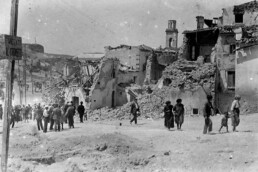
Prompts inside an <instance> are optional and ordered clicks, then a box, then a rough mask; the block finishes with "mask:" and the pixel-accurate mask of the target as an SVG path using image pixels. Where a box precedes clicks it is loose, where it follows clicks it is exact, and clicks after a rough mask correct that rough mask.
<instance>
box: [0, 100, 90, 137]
mask: <svg viewBox="0 0 258 172" xmlns="http://www.w3.org/2000/svg"><path fill="white" fill-rule="evenodd" d="M76 111H77V112H78V114H79V116H80V122H83V118H84V117H85V116H87V114H85V108H84V106H83V103H82V102H81V105H79V106H78V107H77V108H76V107H75V106H74V104H73V102H67V103H66V104H64V105H62V106H61V105H59V104H50V105H41V104H40V103H39V104H34V105H33V106H31V105H30V104H28V105H27V106H25V105H15V106H14V107H13V108H12V113H11V117H10V125H11V127H12V128H13V127H14V124H15V123H17V122H19V121H23V122H25V123H27V122H29V120H33V121H36V124H37V128H38V130H43V132H47V130H48V124H49V130H54V131H60V130H63V129H64V123H68V126H69V128H74V116H75V114H76ZM2 116H3V108H2V105H0V119H2ZM86 120H87V117H86Z"/></svg>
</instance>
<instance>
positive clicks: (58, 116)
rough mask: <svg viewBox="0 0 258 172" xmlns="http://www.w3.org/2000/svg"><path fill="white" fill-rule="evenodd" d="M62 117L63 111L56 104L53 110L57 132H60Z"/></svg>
mask: <svg viewBox="0 0 258 172" xmlns="http://www.w3.org/2000/svg"><path fill="white" fill-rule="evenodd" d="M61 117H62V111H61V109H60V107H59V106H58V105H57V104H56V105H55V106H54V109H53V119H54V121H55V131H60V120H61Z"/></svg>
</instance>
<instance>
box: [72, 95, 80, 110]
mask: <svg viewBox="0 0 258 172" xmlns="http://www.w3.org/2000/svg"><path fill="white" fill-rule="evenodd" d="M72 101H73V105H74V106H75V107H76V109H77V107H78V106H79V97H76V96H73V97H72Z"/></svg>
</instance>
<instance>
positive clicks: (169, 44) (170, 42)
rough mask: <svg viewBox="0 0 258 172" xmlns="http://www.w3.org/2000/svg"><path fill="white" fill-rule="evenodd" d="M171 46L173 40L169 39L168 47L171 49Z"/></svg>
mask: <svg viewBox="0 0 258 172" xmlns="http://www.w3.org/2000/svg"><path fill="white" fill-rule="evenodd" d="M172 44H173V39H172V38H169V43H168V46H169V47H172Z"/></svg>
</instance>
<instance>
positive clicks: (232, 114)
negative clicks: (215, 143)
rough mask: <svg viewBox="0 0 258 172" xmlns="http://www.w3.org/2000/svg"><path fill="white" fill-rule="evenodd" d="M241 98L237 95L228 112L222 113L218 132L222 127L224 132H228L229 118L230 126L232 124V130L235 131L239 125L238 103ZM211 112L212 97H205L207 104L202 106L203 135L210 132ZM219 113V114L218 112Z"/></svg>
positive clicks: (212, 109)
mask: <svg viewBox="0 0 258 172" xmlns="http://www.w3.org/2000/svg"><path fill="white" fill-rule="evenodd" d="M240 100H241V97H240V96H239V95H236V96H235V98H234V101H233V102H232V104H231V108H230V111H228V112H224V114H223V115H224V117H223V118H222V119H221V127H220V129H219V132H220V131H221V129H222V128H223V127H226V131H227V132H228V119H229V118H231V124H232V130H233V132H235V131H236V127H237V126H238V125H239V123H240V116H239V115H240V102H239V101H240ZM212 111H214V108H213V106H212V96H211V95H208V96H207V102H206V103H205V106H204V111H203V116H204V129H203V134H207V133H209V132H211V131H212V120H211V118H210V117H211V115H212ZM220 113H221V112H220Z"/></svg>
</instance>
